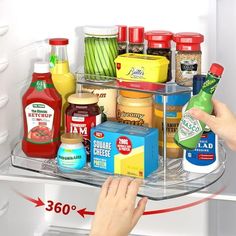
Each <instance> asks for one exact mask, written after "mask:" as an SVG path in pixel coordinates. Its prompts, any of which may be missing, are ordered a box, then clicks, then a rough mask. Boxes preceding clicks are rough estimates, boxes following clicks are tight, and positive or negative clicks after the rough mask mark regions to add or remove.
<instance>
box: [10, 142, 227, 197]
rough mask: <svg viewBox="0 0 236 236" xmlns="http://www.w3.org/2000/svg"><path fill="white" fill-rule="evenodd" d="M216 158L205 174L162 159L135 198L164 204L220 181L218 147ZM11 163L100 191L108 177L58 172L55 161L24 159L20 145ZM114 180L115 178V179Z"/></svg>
mask: <svg viewBox="0 0 236 236" xmlns="http://www.w3.org/2000/svg"><path fill="white" fill-rule="evenodd" d="M219 156H220V165H219V167H218V168H217V169H216V170H214V171H212V172H211V173H208V174H198V173H190V172H186V171H184V170H183V169H182V160H181V159H167V163H166V164H167V165H166V166H165V165H163V162H162V158H160V167H159V169H158V171H156V172H154V173H153V174H152V175H150V176H149V177H148V178H146V179H144V184H143V185H142V187H141V188H140V191H139V196H146V197H148V198H149V199H152V200H164V199H169V198H175V197H180V196H183V195H187V194H190V193H193V192H197V191H199V190H201V189H204V188H206V187H208V186H210V185H211V184H213V183H215V182H216V181H217V180H218V179H220V178H221V176H222V175H223V173H224V171H225V161H226V153H225V150H224V148H223V145H222V144H219ZM11 161H12V165H13V166H14V167H18V168H22V169H26V170H30V171H34V172H38V173H41V174H45V175H49V176H54V177H60V178H64V179H68V180H71V181H76V182H79V183H83V184H87V185H91V186H97V187H100V186H101V185H102V184H103V183H104V181H105V180H106V178H107V177H108V176H110V175H111V174H110V173H104V172H99V171H94V170H92V169H91V168H90V166H89V165H87V166H86V167H85V168H83V169H82V170H74V169H70V168H67V171H68V173H65V172H61V171H60V170H59V169H58V166H57V163H56V160H55V159H43V158H30V157H27V156H26V155H25V154H24V153H23V151H22V149H21V143H20V142H19V143H17V145H16V146H15V148H14V150H13V151H12V155H11ZM69 172H70V173H69ZM117 176H118V175H115V177H117Z"/></svg>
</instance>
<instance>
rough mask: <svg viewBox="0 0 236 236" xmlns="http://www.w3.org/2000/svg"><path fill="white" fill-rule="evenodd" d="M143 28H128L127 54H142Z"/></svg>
mask: <svg viewBox="0 0 236 236" xmlns="http://www.w3.org/2000/svg"><path fill="white" fill-rule="evenodd" d="M143 42H144V27H142V26H132V27H129V52H130V53H139V54H143V53H144V43H143Z"/></svg>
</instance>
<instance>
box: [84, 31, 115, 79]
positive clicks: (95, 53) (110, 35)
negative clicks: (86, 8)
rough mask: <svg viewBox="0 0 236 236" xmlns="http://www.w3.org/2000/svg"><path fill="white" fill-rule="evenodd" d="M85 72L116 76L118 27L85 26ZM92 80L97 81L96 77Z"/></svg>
mask: <svg viewBox="0 0 236 236" xmlns="http://www.w3.org/2000/svg"><path fill="white" fill-rule="evenodd" d="M84 33H85V39H84V40H85V54H84V72H85V73H86V74H95V75H102V76H110V77H115V76H116V67H115V63H114V60H115V58H116V57H117V56H118V50H117V48H118V44H117V34H118V27H117V26H104V27H102V26H85V27H84ZM91 79H97V77H96V76H94V77H91Z"/></svg>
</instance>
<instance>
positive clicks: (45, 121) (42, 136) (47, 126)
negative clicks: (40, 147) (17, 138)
mask: <svg viewBox="0 0 236 236" xmlns="http://www.w3.org/2000/svg"><path fill="white" fill-rule="evenodd" d="M25 115H26V121H27V131H28V134H27V138H26V140H27V141H29V142H32V143H39V144H43V143H51V142H53V119H54V110H53V109H52V108H51V107H50V106H48V105H46V104H44V103H40V102H36V103H31V104H29V105H28V106H26V107H25Z"/></svg>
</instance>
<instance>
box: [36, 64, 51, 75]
mask: <svg viewBox="0 0 236 236" xmlns="http://www.w3.org/2000/svg"><path fill="white" fill-rule="evenodd" d="M34 72H35V73H39V74H44V73H48V72H50V69H49V63H48V62H44V61H39V62H36V63H34Z"/></svg>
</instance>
